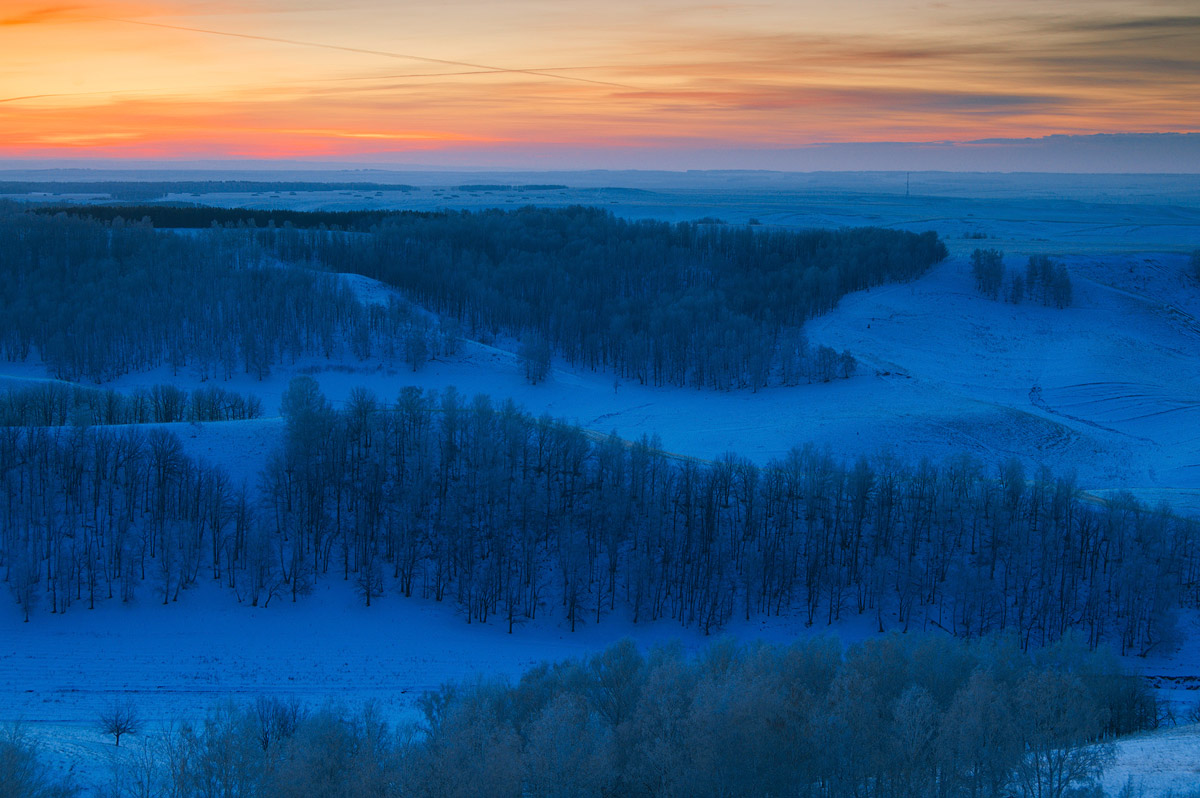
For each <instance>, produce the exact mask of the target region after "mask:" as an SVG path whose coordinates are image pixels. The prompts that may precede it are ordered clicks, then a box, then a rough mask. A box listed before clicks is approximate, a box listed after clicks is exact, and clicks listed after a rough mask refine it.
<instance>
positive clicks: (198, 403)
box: [0, 382, 262, 427]
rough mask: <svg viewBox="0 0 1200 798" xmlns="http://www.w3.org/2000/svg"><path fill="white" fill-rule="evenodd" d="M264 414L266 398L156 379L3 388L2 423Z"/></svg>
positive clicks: (164, 421) (81, 422)
mask: <svg viewBox="0 0 1200 798" xmlns="http://www.w3.org/2000/svg"><path fill="white" fill-rule="evenodd" d="M261 415H262V400H260V399H259V398H258V397H257V396H253V395H249V396H247V395H243V394H239V393H237V392H235V391H227V390H225V389H224V388H221V387H219V386H216V385H209V386H205V387H201V388H196V389H195V390H193V391H187V390H186V389H184V388H179V387H176V386H174V385H155V386H153V387H151V388H149V389H146V388H138V389H137V390H135V391H133V392H132V393H128V394H126V393H120V392H118V391H114V390H112V389H111V388H109V389H100V388H88V387H85V386H82V385H75V384H73V383H65V382H39V383H36V384H33V385H17V386H10V387H9V388H6V389H2V390H0V427H62V426H67V425H72V426H82V427H86V426H89V425H91V424H150V423H155V424H169V423H172V422H175V421H200V422H203V421H243V420H246V419H251V418H258V417H259V416H261Z"/></svg>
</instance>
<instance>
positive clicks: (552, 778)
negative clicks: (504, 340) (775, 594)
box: [0, 636, 1156, 798]
mask: <svg viewBox="0 0 1200 798" xmlns="http://www.w3.org/2000/svg"><path fill="white" fill-rule="evenodd" d="M419 705H420V707H421V710H422V715H423V720H422V722H421V723H420V724H419V725H417V726H416V727H415V728H414V727H411V726H398V727H391V726H389V724H388V723H387V722H386V721H385V720H384V718H383V717H382V716H381V715H380V713H379V711H378V710H377V709H376V708H375V707H374V706H372V705H367V706H365V707H363V708H361V709H357V710H351V709H347V708H345V707H336V706H328V707H324V708H321V709H316V710H313V709H310V708H308V707H306V706H304V705H303V704H301V703H299V702H298V701H295V700H281V699H278V698H259V699H258V700H257V701H255V702H253V703H251V704H235V703H233V702H226V703H223V704H220V705H218V706H216V707H214V708H212V709H211V710H210V711H209V713H208V715H207V716H206V717H205V718H204V719H203V721H176V722H175V723H173V724H170V725H167V726H163V727H160V729H157V730H155V729H145V730H144V732H145V734H143V735H140V737H141V739H140V740H138V741H137V742H135V743H133V746H134V747H135V748H136V750H135V751H134V752H133V753H132V754H130V755H127V758H121V757H119V756H118V757H115V758H114V760H113V761H114V768H113V771H112V775H111V777H110V779H109V782H108V784H106V785H104V784H102V785H98V786H99V787H101V788H105V794H114V795H116V794H123V795H125V794H128V795H170V796H175V798H207V797H208V796H234V795H236V796H242V798H254V797H255V796H261V797H262V798H268V797H269V798H286V797H290V796H296V797H297V798H299V796H340V797H341V798H358V796H362V798H384V797H385V796H431V797H432V796H437V798H482V797H483V796H488V798H491V796H500V797H502V798H503V797H505V796H511V798H556V797H558V796H573V798H587V796H596V797H597V798H600V796H614V795H622V796H646V797H647V798H649V797H650V796H656V797H657V798H673V797H674V796H681V797H682V796H688V797H689V798H691V797H693V796H695V797H696V798H706V797H708V796H711V797H712V798H724V797H725V796H734V795H738V796H742V795H745V796H750V795H764V796H765V795H781V796H782V795H793V796H807V797H808V798H914V797H916V796H921V797H924V796H934V795H936V796H943V798H1000V796H1022V798H1045V796H1061V795H1073V794H1077V792H1076V791H1083V790H1087V789H1088V788H1092V789H1094V788H1095V785H1096V783H1097V781H1098V779H1099V777H1100V776H1101V774H1102V772H1103V769H1104V767H1105V766H1106V765H1107V764H1108V763H1109V762H1110V761H1111V759H1112V756H1113V747H1112V745H1111V743H1110V742H1108V741H1109V740H1111V738H1112V737H1114V736H1116V735H1119V734H1127V733H1130V732H1133V731H1138V730H1141V729H1146V728H1150V727H1153V726H1154V725H1155V722H1156V708H1155V702H1154V699H1153V697H1152V696H1151V695H1150V693H1149V691H1148V690H1147V688H1146V687H1145V685H1144V683H1143V682H1142V681H1141V680H1139V679H1137V678H1136V677H1133V676H1131V675H1127V674H1125V673H1123V671H1122V669H1121V668H1120V667H1119V666H1118V664H1117V663H1116V660H1115V658H1114V657H1112V656H1111V655H1109V654H1106V653H1087V652H1086V651H1085V650H1084V649H1083V648H1081V647H1078V646H1073V645H1069V644H1068V645H1059V646H1055V647H1052V648H1050V649H1046V650H1043V651H1041V652H1039V653H1038V654H1037V655H1036V656H1031V655H1029V654H1026V653H1022V652H1021V651H1019V650H1018V648H1017V647H1016V646H1015V645H1014V644H1012V642H1011V641H1009V640H1006V639H989V640H986V641H983V642H980V643H975V644H966V643H964V642H962V641H955V640H952V639H949V638H946V637H944V636H939V637H930V636H906V637H901V636H892V637H887V638H882V639H876V640H871V641H867V642H864V643H860V644H857V645H853V646H851V647H849V649H846V650H844V649H843V648H842V646H841V644H839V643H837V642H836V641H832V640H827V639H806V640H802V641H799V642H796V643H794V644H792V645H789V646H772V645H764V644H751V645H738V644H735V643H733V642H731V641H722V642H718V643H716V644H714V645H712V646H710V647H709V648H708V649H707V650H705V651H703V652H701V653H700V654H698V655H696V656H695V657H687V656H685V655H684V654H683V653H682V652H681V650H680V649H679V647H678V646H668V647H661V648H656V649H653V650H651V651H650V652H649V653H648V654H646V655H643V654H642V653H641V652H640V651H639V650H638V649H637V648H636V646H635V645H634V644H633V643H631V642H628V641H626V642H622V643H618V644H616V645H614V646H612V647H610V648H609V649H607V650H606V651H604V652H602V653H599V654H597V655H594V656H592V657H590V658H588V659H586V660H576V661H567V662H560V663H557V664H554V665H550V664H542V665H538V666H535V667H533V668H531V669H530V670H529V671H527V672H526V673H525V674H524V675H523V676H522V677H521V678H520V680H519V681H518V682H517V683H516V684H512V683H509V682H506V681H500V680H495V681H477V682H474V683H468V684H457V685H446V686H443V687H442V688H440V689H438V690H435V691H432V692H430V693H427V694H425V695H424V696H422V698H421V699H419ZM127 739H128V738H127ZM6 745H7V746H9V747H10V749H11V752H10V755H9V756H8V759H9V760H11V761H13V762H14V763H16V764H17V765H18V766H17V767H14V768H13V769H12V770H11V771H10V772H11V774H12V775H11V776H10V777H9V778H10V779H12V781H10V782H7V783H6V782H5V781H3V779H4V778H5V776H4V774H3V773H2V772H0V789H2V788H4V787H8V788H9V792H6V793H5V794H11V795H37V794H40V793H37V792H35V791H34V789H35V788H36V786H37V782H36V781H35V780H34V779H36V778H37V775H36V774H37V771H38V768H37V753H38V752H37V750H36V748H35V747H34V746H33V745H32V744H30V743H28V742H25V741H22V740H20V739H19V738H18V739H14V740H11V741H9V740H0V756H4V755H5V751H4V746H6ZM127 747H128V746H127ZM25 774H30V777H29V778H27V779H26V780H24V781H23V782H20V783H18V782H16V778H20V777H21V776H23V775H25ZM42 779H44V776H42ZM44 780H45V779H44ZM45 781H49V780H45ZM22 787H23V788H24V790H26V791H22V790H21V789H20V788H22ZM54 794H57V795H64V794H70V793H69V791H65V792H60V793H54ZM1078 794H1092V793H1090V792H1089V793H1083V792H1079V793H1078Z"/></svg>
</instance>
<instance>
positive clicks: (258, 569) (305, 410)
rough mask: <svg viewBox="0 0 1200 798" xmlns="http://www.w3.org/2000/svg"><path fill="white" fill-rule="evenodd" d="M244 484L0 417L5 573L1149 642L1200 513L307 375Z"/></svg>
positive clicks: (67, 595) (141, 587)
mask: <svg viewBox="0 0 1200 798" xmlns="http://www.w3.org/2000/svg"><path fill="white" fill-rule="evenodd" d="M282 409H283V413H284V416H285V419H286V425H287V435H286V442H285V443H284V444H283V445H282V446H281V447H280V449H279V450H278V451H277V452H276V454H275V455H274V456H273V457H272V458H271V460H270V462H269V464H268V466H267V467H266V469H265V471H264V472H263V473H262V474H261V475H260V477H259V479H258V484H257V490H253V489H251V488H248V487H247V486H243V485H234V484H231V482H230V480H229V478H228V477H227V476H226V475H225V474H224V472H222V471H221V470H219V469H217V468H213V467H210V466H206V465H202V464H199V463H196V462H194V461H192V460H191V459H189V458H188V457H186V456H185V455H184V454H183V452H182V448H181V446H180V443H179V441H178V440H177V439H175V438H174V437H173V436H172V435H171V434H170V433H167V432H165V431H163V430H162V429H161V428H152V429H150V430H149V431H142V430H141V429H140V428H138V427H128V428H115V429H114V428H79V427H76V428H65V429H58V430H56V429H52V428H45V427H34V428H20V427H12V428H6V429H0V485H3V490H4V495H6V496H7V500H6V501H5V502H4V503H3V504H0V570H2V572H3V574H4V578H5V580H6V581H7V583H8V584H9V586H10V588H11V589H12V590H13V592H14V595H15V597H16V599H17V601H18V602H19V603H20V604H21V605H22V607H24V609H25V612H26V613H27V614H31V613H32V612H33V611H34V610H35V609H37V608H38V607H39V606H40V607H41V608H42V610H43V611H49V612H63V611H66V610H68V609H69V608H71V607H72V606H74V605H79V604H81V603H82V604H84V605H85V606H92V605H93V604H94V603H95V602H96V601H103V600H109V599H113V598H119V599H122V600H131V599H132V598H134V597H135V596H137V595H144V594H145V592H146V591H149V592H150V594H151V595H152V596H153V597H154V598H155V599H157V600H159V601H162V602H163V603H168V602H170V601H172V600H174V599H176V598H177V597H178V596H179V594H180V591H181V590H183V589H185V588H186V587H188V586H189V585H191V584H193V583H195V582H197V581H198V580H200V579H213V580H219V581H220V582H222V583H224V584H226V585H227V586H228V587H229V588H230V589H232V590H235V591H236V592H237V595H238V597H239V599H241V600H243V601H246V602H247V603H250V604H254V605H260V606H261V605H265V604H268V603H270V602H271V601H273V600H278V599H289V600H297V599H299V598H300V597H302V596H303V595H304V594H305V593H307V592H308V591H309V590H310V589H311V587H312V585H313V583H314V580H318V579H324V578H338V579H343V580H350V581H352V582H353V583H354V584H355V585H356V586H357V588H358V590H359V593H360V595H361V597H362V600H363V601H364V603H366V604H367V605H370V604H372V603H374V602H376V601H378V600H380V599H383V600H385V601H394V600H396V599H395V596H396V595H397V594H399V595H403V596H413V595H419V596H422V597H425V598H428V599H433V600H437V601H451V602H453V603H454V604H455V605H456V606H457V607H458V608H459V610H460V611H461V613H462V616H463V618H464V619H465V620H466V621H467V622H468V623H469V622H485V621H498V622H500V623H502V624H505V625H507V627H508V629H509V630H510V631H511V630H513V629H514V628H515V627H516V626H518V625H520V624H521V623H523V622H524V621H525V620H527V619H531V618H534V617H536V616H537V615H538V614H539V613H551V614H553V615H555V616H558V617H561V618H562V619H563V620H564V621H565V622H566V624H568V625H569V627H570V628H572V629H574V628H576V627H577V626H578V625H579V624H583V623H602V622H603V621H604V619H605V617H606V616H608V615H610V614H613V613H620V614H622V615H624V616H627V617H632V619H633V620H634V621H635V622H640V621H653V620H657V619H663V618H671V619H674V620H676V621H677V622H679V623H681V624H684V625H687V626H693V627H698V628H700V629H702V630H704V631H706V632H712V631H715V630H718V629H720V628H721V627H722V626H724V625H725V624H727V623H728V622H729V621H730V620H731V619H733V618H734V617H742V618H747V619H748V618H754V617H760V616H771V615H798V616H799V617H801V618H802V619H803V620H804V621H806V622H807V623H809V624H816V625H825V624H833V623H836V622H837V621H840V620H843V619H846V618H850V617H858V616H862V615H866V616H868V617H870V618H872V619H873V621H874V623H875V625H876V626H877V628H878V629H880V630H881V631H882V630H885V629H889V628H900V629H904V630H908V629H941V630H944V631H945V632H947V633H950V634H953V635H956V636H962V637H978V636H981V635H986V634H990V633H997V632H1006V633H1009V634H1012V635H1013V636H1014V638H1015V639H1016V640H1017V641H1018V642H1019V643H1020V645H1021V646H1022V647H1027V646H1028V647H1037V646H1041V645H1045V644H1047V643H1050V642H1053V641H1055V640H1058V639H1060V638H1061V637H1062V636H1063V635H1064V634H1066V633H1067V631H1068V630H1071V629H1074V630H1077V631H1079V632H1080V633H1081V634H1082V635H1084V638H1085V640H1086V641H1087V642H1088V643H1089V644H1090V645H1093V646H1095V645H1098V644H1100V643H1102V642H1111V643H1112V645H1113V646H1114V647H1116V648H1118V649H1119V650H1120V651H1122V652H1125V653H1140V652H1146V651H1150V650H1154V649H1155V648H1156V647H1158V646H1161V645H1164V644H1166V643H1169V642H1170V641H1171V640H1172V638H1173V635H1174V613H1175V610H1176V609H1177V608H1179V607H1181V606H1185V607H1196V606H1200V524H1198V523H1197V522H1196V521H1195V520H1190V519H1181V518H1179V517H1177V516H1175V515H1173V514H1171V513H1170V512H1169V510H1168V509H1167V508H1165V507H1159V508H1150V507H1146V506H1144V505H1142V504H1141V503H1139V502H1137V501H1136V500H1135V499H1134V498H1133V497H1131V496H1128V495H1118V496H1116V497H1114V498H1112V499H1110V500H1108V501H1106V502H1103V503H1098V502H1095V501H1093V500H1091V499H1090V498H1089V497H1087V496H1084V495H1081V494H1080V492H1079V491H1078V490H1077V488H1076V486H1075V485H1074V483H1073V481H1072V479H1071V478H1070V477H1069V476H1066V475H1053V474H1051V473H1049V472H1046V471H1039V472H1038V473H1035V474H1027V473H1026V472H1025V470H1024V469H1023V468H1022V467H1021V465H1020V464H1019V462H1017V461H1016V460H1011V461H1009V462H1008V463H1006V464H1004V465H1003V466H1002V467H1000V468H987V467H985V466H984V465H983V464H981V463H978V462H976V461H973V460H971V459H968V458H965V457H964V458H959V459H955V460H952V461H949V462H946V463H942V464H940V465H935V464H932V463H929V462H926V461H923V462H921V463H919V464H916V465H908V464H902V463H898V462H896V461H894V460H892V459H890V458H887V457H878V458H874V459H862V460H859V461H857V462H855V463H852V464H847V463H843V462H841V461H839V460H837V459H835V458H834V457H833V456H832V455H831V454H829V453H828V452H822V451H817V450H814V449H812V448H809V447H805V448H798V449H795V450H793V451H792V452H791V453H790V454H789V455H788V456H787V457H786V458H784V459H782V460H779V461H775V462H771V463H769V464H767V465H766V466H764V467H759V466H756V465H754V464H752V463H750V462H748V461H746V460H743V459H741V458H739V457H736V456H734V455H728V456H725V457H722V458H720V459H719V460H717V461H716V462H714V463H707V462H700V461H694V460H689V459H679V458H673V457H671V456H669V455H667V454H665V453H664V452H662V451H661V449H660V447H659V445H658V443H657V441H655V440H653V439H645V438H644V439H642V440H640V441H637V442H634V443H632V444H630V443H627V442H625V441H621V440H619V439H617V438H616V437H608V438H604V437H600V438H599V439H597V438H595V437H593V436H590V435H589V434H588V433H587V432H586V431H585V430H583V429H581V428H580V427H577V426H573V425H570V424H567V423H565V422H562V421H558V420H554V419H551V418H549V417H542V418H533V417H530V416H529V415H528V414H526V413H524V412H522V411H521V410H520V409H519V408H517V407H516V406H514V405H513V404H512V403H511V402H506V403H504V404H501V405H496V404H495V403H493V402H492V401H491V400H489V399H488V398H487V397H484V396H478V397H475V398H473V399H467V398H466V397H463V396H461V395H460V394H458V393H456V392H454V391H453V390H447V391H446V392H442V393H437V392H423V391H421V390H420V389H417V388H405V389H404V390H403V391H402V392H401V393H400V395H399V397H398V398H397V399H396V400H395V401H394V402H389V403H383V402H380V401H379V400H378V399H377V398H376V397H374V396H373V395H372V394H370V393H369V392H367V391H363V390H358V391H356V392H355V393H354V394H353V396H352V398H351V400H350V401H349V402H348V403H347V405H346V407H345V408H344V409H341V410H335V409H333V408H332V407H331V406H330V405H329V403H328V402H327V401H326V400H325V399H324V397H323V396H322V395H321V393H320V391H319V390H318V388H317V385H316V383H315V382H314V381H313V380H311V379H310V378H305V377H301V378H297V379H296V380H293V382H292V384H291V386H290V387H289V389H288V391H287V393H286V394H285V396H284V400H283V408H282Z"/></svg>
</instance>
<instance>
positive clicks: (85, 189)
mask: <svg viewBox="0 0 1200 798" xmlns="http://www.w3.org/2000/svg"><path fill="white" fill-rule="evenodd" d="M413 190H414V187H413V186H409V185H404V184H399V183H396V184H393V183H317V182H312V181H295V180H293V181H270V182H263V181H255V180H172V181H167V180H144V181H143V180H131V181H121V180H95V181H92V180H75V181H57V180H55V181H15V180H5V181H0V194H107V195H109V196H110V197H112V198H113V199H114V200H121V201H123V202H143V201H146V200H155V199H159V198H161V197H165V196H167V195H168V194H250V193H265V194H275V193H278V192H280V191H413ZM126 218H129V217H128V216H127V217H126Z"/></svg>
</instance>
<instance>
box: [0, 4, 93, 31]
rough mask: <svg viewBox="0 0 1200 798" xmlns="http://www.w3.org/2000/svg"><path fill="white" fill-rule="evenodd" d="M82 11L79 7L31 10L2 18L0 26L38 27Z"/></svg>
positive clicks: (51, 7) (47, 7)
mask: <svg viewBox="0 0 1200 798" xmlns="http://www.w3.org/2000/svg"><path fill="white" fill-rule="evenodd" d="M79 10H80V7H79V6H43V7H40V8H30V9H28V10H27V11H22V12H19V13H17V14H15V15H13V16H10V17H0V26H8V25H38V24H41V23H43V22H50V21H53V20H57V19H61V18H63V17H67V16H70V15H72V14H73V13H74V12H77V11H79Z"/></svg>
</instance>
